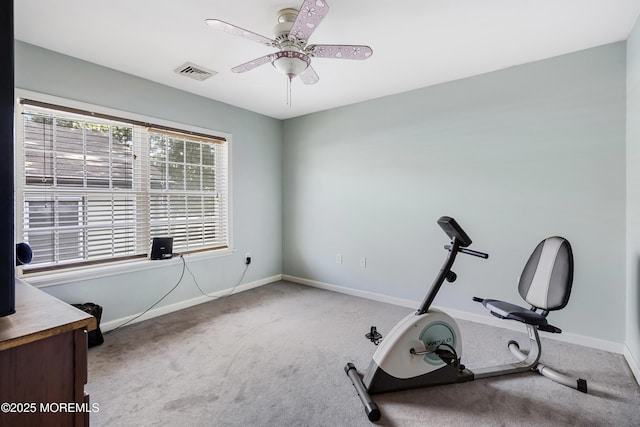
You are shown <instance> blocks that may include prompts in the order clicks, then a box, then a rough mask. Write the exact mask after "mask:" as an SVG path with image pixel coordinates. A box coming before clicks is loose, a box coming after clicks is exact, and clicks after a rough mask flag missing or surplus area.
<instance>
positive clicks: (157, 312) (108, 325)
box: [100, 274, 282, 332]
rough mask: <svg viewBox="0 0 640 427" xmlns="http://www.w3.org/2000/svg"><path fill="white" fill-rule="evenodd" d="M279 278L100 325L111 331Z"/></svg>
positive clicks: (252, 283) (274, 277)
mask: <svg viewBox="0 0 640 427" xmlns="http://www.w3.org/2000/svg"><path fill="white" fill-rule="evenodd" d="M279 280H282V275H281V274H277V275H275V276H271V277H266V278H264V279H260V280H256V281H255V282H251V283H245V284H244V285H240V286H238V287H236V288H235V289H232V288H230V289H224V290H222V291H218V292H214V293H211V294H209V295H211V297H214V298H210V297H206V296H204V295H201V296H199V297H196V298H192V299H189V300H185V301H180V302H177V303H175V304H169V305H165V306H162V307H158V308H155V309H153V310H149V311H148V312H146V313H145V314H144V315H142V316H140V317H138V318H135V317H136V316H138V315H139V313H138V314H134V315H132V316H127V317H123V318H120V319H115V320H111V321H109V322H105V323H102V324H101V325H100V330H102V331H103V332H107V331H110V330H112V329H115V328H117V327H118V326H120V325H122V324H124V323H126V322H129V321H130V320H131V319H135V320H131V322H129V325H132V324H134V323H138V322H142V321H143V320H148V319H153V318H154V317H158V316H162V315H163V314H169V313H173V312H174V311H178V310H183V309H185V308H189V307H193V306H194V305H198V304H202V303H205V302H209V301H212V300H214V299H215V297H217V298H223V297H226V296H229V295H233V294H237V293H239V292H243V291H247V290H249V289H253V288H257V287H260V286H263V285H268V284H269V283H273V282H277V281H279Z"/></svg>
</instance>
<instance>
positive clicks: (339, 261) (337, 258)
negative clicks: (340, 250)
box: [336, 254, 342, 264]
mask: <svg viewBox="0 0 640 427" xmlns="http://www.w3.org/2000/svg"><path fill="white" fill-rule="evenodd" d="M336 264H342V254H336Z"/></svg>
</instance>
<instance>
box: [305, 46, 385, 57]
mask: <svg viewBox="0 0 640 427" xmlns="http://www.w3.org/2000/svg"><path fill="white" fill-rule="evenodd" d="M305 50H306V51H307V52H308V54H309V56H313V57H316V58H336V59H367V58H369V57H371V55H373V50H372V49H371V48H370V47H369V46H363V45H355V44H314V45H310V46H308V47H307V49H305Z"/></svg>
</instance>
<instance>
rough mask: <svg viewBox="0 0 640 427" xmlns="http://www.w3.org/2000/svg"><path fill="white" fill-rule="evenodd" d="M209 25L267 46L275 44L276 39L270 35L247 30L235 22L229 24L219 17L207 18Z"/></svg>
mask: <svg viewBox="0 0 640 427" xmlns="http://www.w3.org/2000/svg"><path fill="white" fill-rule="evenodd" d="M205 22H206V23H207V25H209V26H210V27H212V28H215V29H216V30H221V31H224V32H225V33H229V34H233V35H234V36H240V37H244V38H245V39H249V40H253V41H254V42H258V43H261V44H264V45H267V46H272V47H273V46H275V45H276V42H275V40H272V39H270V38H268V37H265V36H261V35H260V34H257V33H254V32H252V31H249V30H245V29H244V28H240V27H237V26H235V25H233V24H229V23H228V22H224V21H221V20H219V19H205Z"/></svg>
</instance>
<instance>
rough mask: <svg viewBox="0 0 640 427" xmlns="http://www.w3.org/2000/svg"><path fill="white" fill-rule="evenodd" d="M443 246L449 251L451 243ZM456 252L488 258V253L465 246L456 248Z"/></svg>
mask: <svg viewBox="0 0 640 427" xmlns="http://www.w3.org/2000/svg"><path fill="white" fill-rule="evenodd" d="M444 248H445V249H446V250H448V251H450V250H451V245H444ZM458 252H462V253H463V254H467V255H473V256H477V257H478V258H484V259H487V258H489V254H486V253H484V252H479V251H474V250H472V249H467V248H458Z"/></svg>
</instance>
